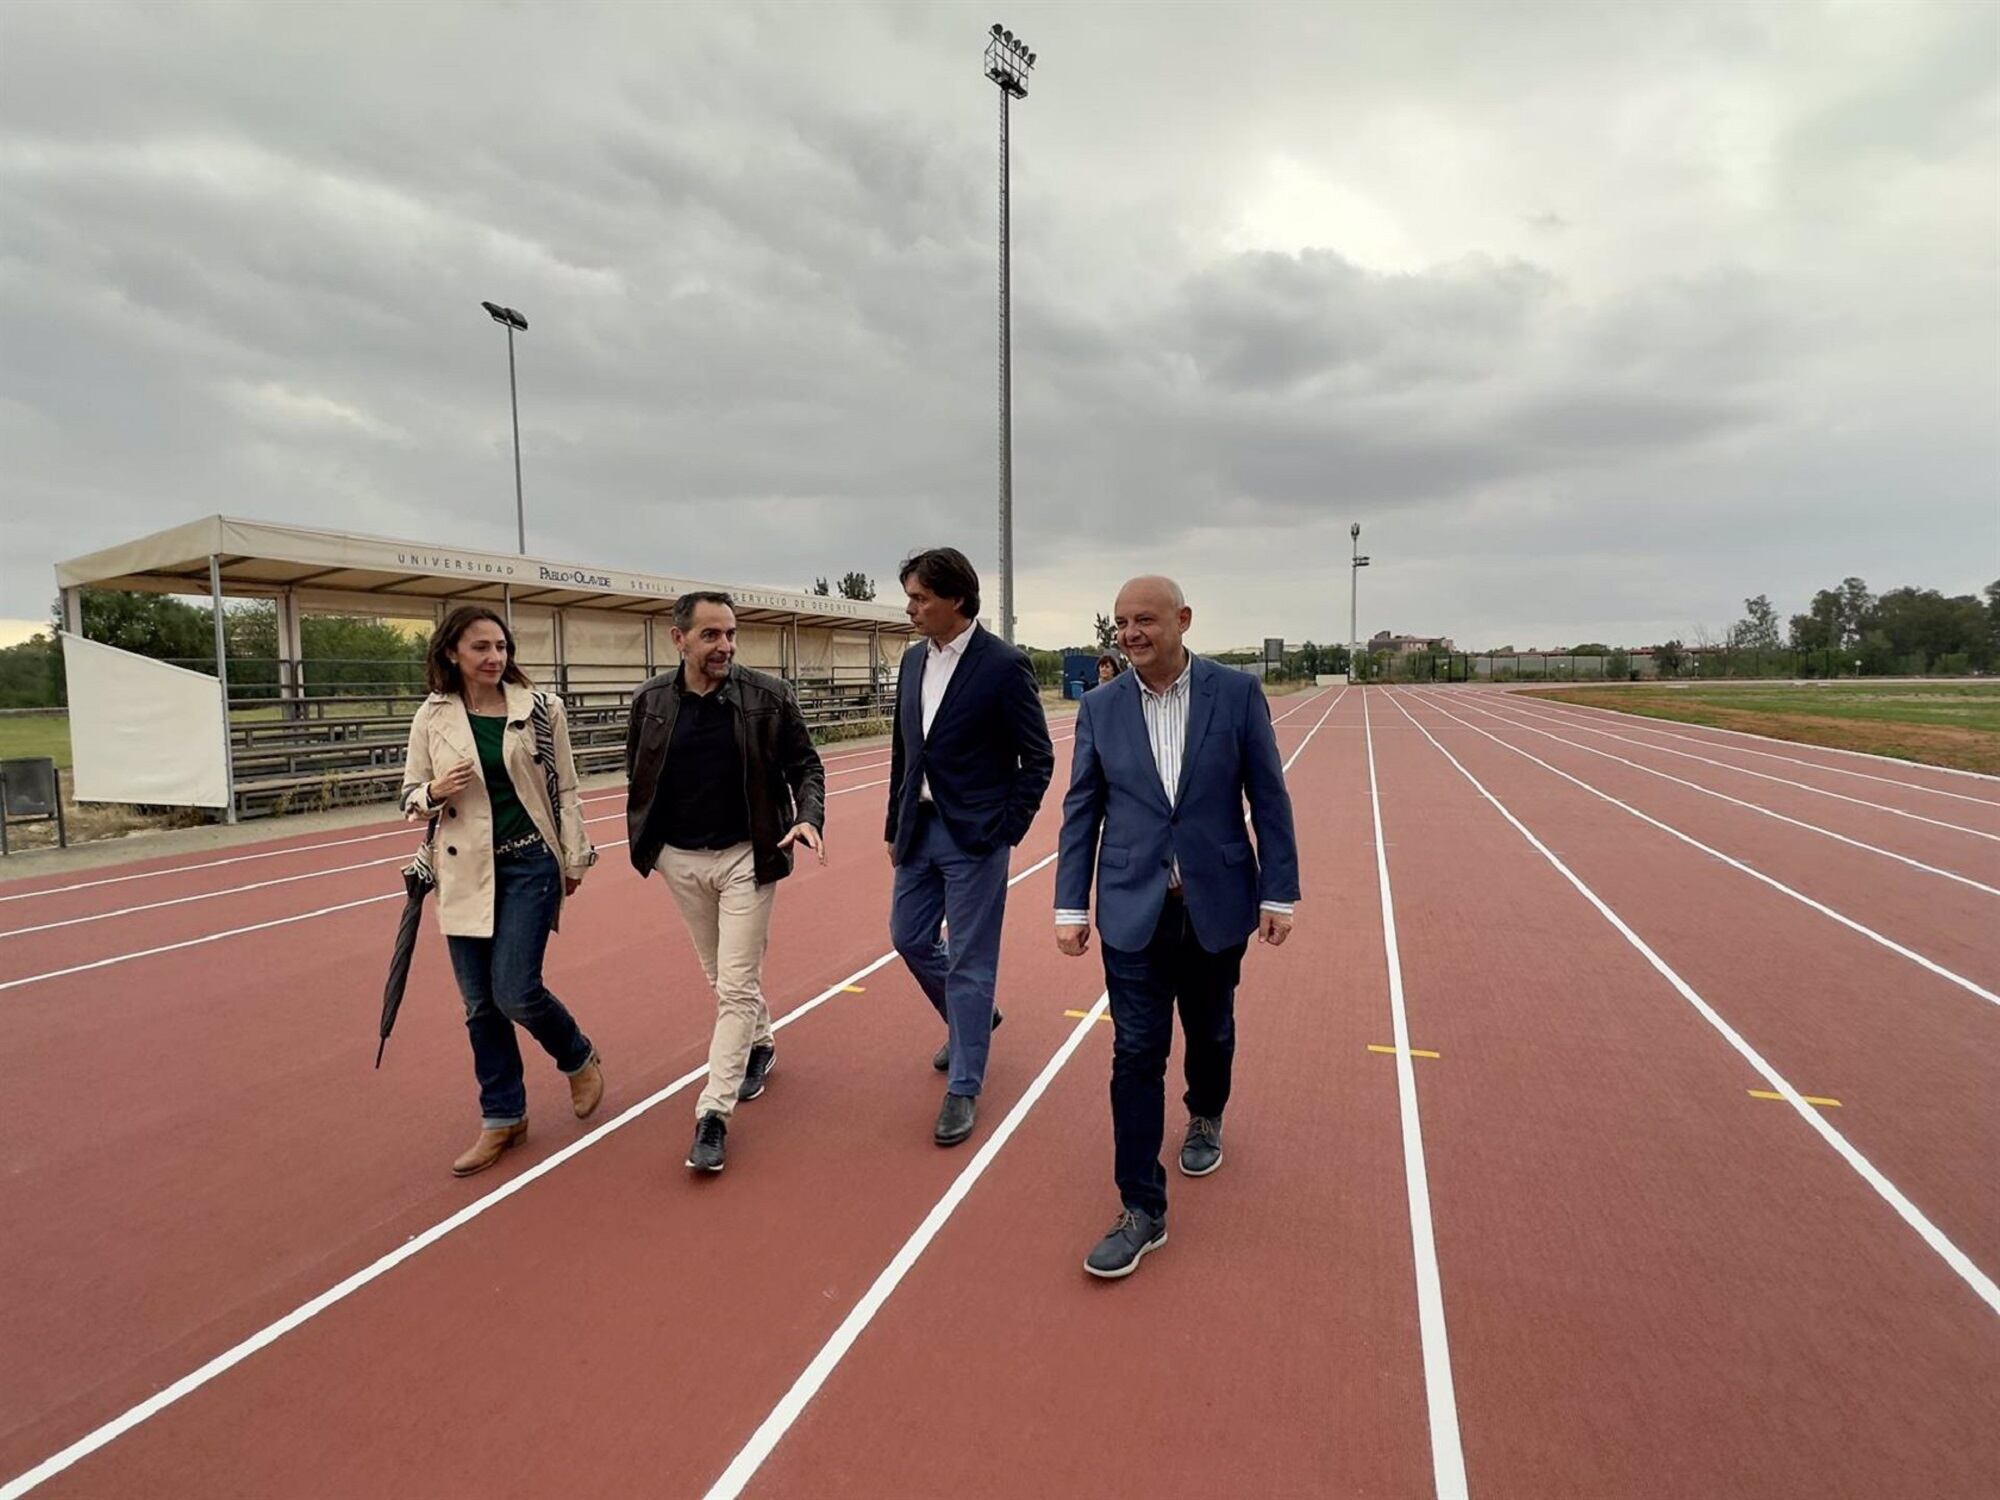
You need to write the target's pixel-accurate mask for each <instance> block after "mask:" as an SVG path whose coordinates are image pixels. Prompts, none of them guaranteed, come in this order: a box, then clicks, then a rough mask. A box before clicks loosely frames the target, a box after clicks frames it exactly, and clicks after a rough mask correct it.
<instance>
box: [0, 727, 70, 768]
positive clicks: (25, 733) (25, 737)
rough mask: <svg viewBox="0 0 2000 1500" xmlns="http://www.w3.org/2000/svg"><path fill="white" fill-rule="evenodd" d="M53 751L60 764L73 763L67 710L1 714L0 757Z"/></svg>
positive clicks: (42, 753)
mask: <svg viewBox="0 0 2000 1500" xmlns="http://www.w3.org/2000/svg"><path fill="white" fill-rule="evenodd" d="M35 755H49V756H53V757H54V758H55V763H56V764H57V765H58V766H62V767H65V768H67V767H68V765H69V716H68V715H67V714H0V760H13V759H14V758H15V757H17V756H35Z"/></svg>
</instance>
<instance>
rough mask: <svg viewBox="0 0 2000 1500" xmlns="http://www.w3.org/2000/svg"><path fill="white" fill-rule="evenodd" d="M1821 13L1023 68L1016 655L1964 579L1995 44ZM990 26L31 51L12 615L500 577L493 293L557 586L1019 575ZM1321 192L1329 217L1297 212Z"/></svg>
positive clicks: (151, 26) (1514, 24) (1287, 30)
mask: <svg viewBox="0 0 2000 1500" xmlns="http://www.w3.org/2000/svg"><path fill="white" fill-rule="evenodd" d="M1834 16H1835V12H1833V11H1829V10H1828V9H1826V8H1825V7H1823V6H1818V5H1794V4H1788V3H1774V4H1771V5H1765V6H1757V5H1751V4H1746V5H1744V6H1737V7H1730V8H1728V9H1727V10H1726V11H1721V10H1718V9H1717V8H1715V7H1711V6H1707V5H1702V4H1681V5H1676V4H1669V5H1662V6H1655V7H1652V8H1650V9H1649V10H1647V11H1646V12H1645V14H1644V15H1643V16H1641V17H1637V18H1636V19H1635V18H1634V17H1633V16H1631V15H1630V14H1627V13H1624V12H1620V13H1619V14H1618V15H1616V16H1614V15H1612V14H1611V13H1610V12H1608V11H1605V10H1604V9H1603V8H1596V7H1579V6H1574V5H1566V4H1543V3H1532V4H1509V5H1496V6H1490V7H1480V8H1477V9H1476V10H1467V9H1466V8H1465V7H1463V6H1458V5H1423V4H1413V5H1409V6H1404V7H1396V8H1393V9H1392V8H1389V7H1375V6H1367V7H1325V8H1309V7H1298V6H1292V5H1250V4H1242V5H1231V6H1228V7H1221V6H1216V7H1199V6H1196V7H1188V8H1185V9H1184V10H1183V11H1182V12H1179V13H1177V16H1176V23H1177V24H1176V25H1175V26H1174V27H1170V28H1155V29H1148V30H1145V31H1143V32H1135V31H1134V29H1133V28H1132V27H1131V26H1130V25H1129V24H1127V21H1126V18H1125V17H1124V16H1123V15H1122V14H1121V13H1119V12H1116V11H1113V10H1110V9H1102V10H1093V9H1091V8H1089V7H1073V6H1065V7H1044V8H1040V9H1037V8H1035V7H1034V6H1032V5H1031V6H1030V7H1029V8H1028V9H1027V10H1025V11H1022V12H1018V13H1016V15H1015V17H1014V18H1013V23H1014V24H1015V25H1016V26H1017V29H1019V30H1020V31H1021V32H1022V33H1023V34H1024V35H1028V36H1032V37H1034V38H1035V39H1036V42H1037V44H1038V45H1039V46H1041V47H1042V48H1043V49H1044V53H1045V65H1044V67H1043V68H1042V69H1041V70H1040V73H1039V75H1038V79H1037V82H1036V85H1035V93H1034V95H1033V96H1032V97H1031V98H1030V99H1029V100H1028V101H1027V102H1026V103H1025V104H1024V105H1022V106H1021V108H1020V111H1019V113H1018V115H1017V136H1016V142H1017V158H1016V163H1015V166H1016V178H1015V186H1016V230H1017V247H1016V261H1015V278H1016V279H1015V289H1016V299H1017V300H1016V326H1015V336H1016V348H1015V353H1016V362H1017V363H1016V385H1015V398H1016V423H1017V428H1016V472H1017V504H1018V509H1019V513H1020V525H1019V532H1018V543H1019V546H1020V552H1021V560H1022V568H1023V574H1022V579H1021V596H1022V601H1023V607H1024V613H1026V614H1027V616H1028V629H1029V633H1030V634H1032V635H1036V636H1037V637H1038V638H1044V639H1048V640H1051V641H1053V640H1056V639H1062V638H1066V637H1073V636H1076V635H1080V634H1082V633H1084V632H1085V631H1087V628H1088V617H1089V614H1090V613H1091V612H1092V610H1093V609H1095V608H1101V607H1102V606H1103V603H1104V602H1105V601H1106V600H1107V599H1108V593H1107V592H1106V591H1108V590H1109V589H1111V588H1115V586H1116V582H1117V578H1118V577H1121V576H1124V575H1125V574H1127V573H1132V572H1139V571H1148V570H1151V569H1154V568H1159V567H1165V568H1166V569H1167V571H1170V572H1174V573H1175V574H1176V575H1177V576H1181V577H1182V578H1183V581H1184V582H1186V583H1187V584H1188V585H1189V587H1190V589H1191V590H1192V591H1196V592H1197V595H1198V597H1197V606H1198V609H1199V611H1200V618H1201V620H1202V622H1203V628H1204V629H1210V630H1213V631H1215V632H1216V635H1217V637H1218V638H1220V637H1228V638H1231V640H1233V639H1234V638H1236V637H1241V638H1242V639H1245V640H1249V639H1254V638H1256V637H1257V636H1259V635H1262V634H1267V633H1278V632H1279V631H1281V630H1282V631H1283V632H1284V633H1286V634H1289V635H1293V636H1299V635H1306V634H1311V635H1315V636H1321V637H1324V636H1327V635H1337V634H1339V633H1341V632H1342V631H1344V622H1345V613H1344V602H1345V601H1344V592H1343V593H1342V595H1341V597H1340V598H1339V599H1338V600H1337V601H1336V599H1335V597H1334V593H1333V592H1332V590H1331V585H1330V584H1329V583H1328V582H1327V578H1328V576H1329V575H1330V574H1337V572H1338V571H1339V562H1340V559H1341V557H1342V556H1344V551H1345V548H1344V542H1345V527H1346V525H1347V523H1348V522H1349V521H1350V520H1355V519H1358V520H1361V521H1363V522H1364V524H1365V525H1366V526H1367V527H1368V535H1369V537H1370V539H1371V542H1372V543H1373V544H1374V545H1376V546H1377V547H1378V549H1379V551H1378V557H1379V564H1380V565H1379V567H1378V568H1377V569H1375V570H1373V571H1372V572H1371V575H1370V577H1369V579H1368V581H1367V593H1366V594H1365V596H1364V597H1365V598H1372V599H1373V600H1374V601H1375V602H1376V603H1377V604H1379V606H1380V607H1381V608H1382V609H1383V610H1385V611H1388V612H1392V613H1393V616H1394V622H1395V623H1397V624H1398V625H1399V626H1402V627H1406V628H1411V629H1442V630H1448V631H1450V632H1451V633H1454V634H1457V635H1459V636H1460V637H1461V638H1463V639H1471V640H1482V639H1506V638H1514V637H1528V638H1537V637H1538V636H1541V635H1567V636H1570V637H1580V636H1586V635H1589V636H1597V637H1600V638H1602V637H1606V636H1616V635H1618V634H1620V633H1621V630H1630V631H1632V632H1640V631H1643V630H1645V629H1653V628H1658V629H1663V630H1664V629H1675V630H1684V629H1685V628H1686V627H1687V624H1688V623H1689V621H1690V620H1691V619H1694V618H1696V617H1698V616H1707V617H1713V618H1717V619H1719V618H1721V617H1722V616H1723V615H1725V614H1726V613H1727V612H1728V611H1729V610H1731V609H1733V608H1735V607H1736V605H1737V604H1738V603H1740V599H1741V597H1742V596H1743V595H1744V594H1746V593H1756V592H1765V591H1768V592H1771V593H1772V594H1773V596H1774V597H1775V598H1778V599H1780V601H1781V603H1782V602H1784V601H1785V600H1786V599H1787V597H1788V596H1789V597H1799V596H1802V595H1803V593H1804V592H1807V591H1809V590H1810V588H1811V587H1816V586H1818V585H1819V583H1821V582H1823V581H1825V579H1827V578H1837V577H1839V576H1841V575H1843V574H1845V573H1847V572H1852V571H1861V572H1863V573H1865V574H1868V575H1869V576H1870V577H1871V578H1873V577H1874V576H1875V575H1876V574H1877V573H1881V574H1882V581H1883V582H1885V583H1886V582H1896V581H1903V579H1902V578H1900V577H1895V578H1892V577H1891V576H1890V575H1891V574H1892V573H1894V572H1896V570H1898V569H1901V570H1904V571H1905V573H1906V574H1907V576H1908V577H1909V578H1910V579H1911V580H1912V581H1924V582H1935V583H1937V584H1938V585H1939V586H1942V587H1962V586H1970V584H1971V583H1974V582H1976V581H1978V580H1976V579H1968V580H1964V581H1961V580H1959V579H1958V578H1957V576H1956V572H1955V570H1956V571H1964V570H1966V569H1968V568H1970V567H1971V563H1970V562H1969V561H1968V557H1969V555H1971V554H1974V553H1976V552H1977V550H1978V549H1977V547H1976V546H1971V547H1969V546H1967V545H1966V543H1965V538H1966V537H1968V536H1971V537H1973V538H1974V539H1975V540H1976V539H1977V538H1978V537H1979V536H1980V534H1981V529H1982V528H1985V533H1986V535H1987V536H1988V538H1989V540H1990V537H1991V528H1990V524H1989V523H1990V515H1991V510H1992V506H1993V498H1994V485H1993V478H1994V474H1995V472H1996V468H2000V451H1996V447H1995V441H1996V440H1995V437H1994V434H1993V428H1992V425H1991V423H1990V413H1991V411H1992V409H1993V407H1994V405H1995V404H1996V400H2000V370H1996V362H1995V356H1994V352H1993V349H1992V341H1991V338H1990V325H1991V318H1990V316H1987V315H1988V314H1990V313H1991V312H1992V310H1993V308H1994V306H1995V295H1996V293H1995V276H1994V273H1993V263H1994V260H1995V258H1996V251H2000V225H1996V224H1995V221H1994V213H1993V210H1992V205H1991V202H1990V184H1991V181H1992V176H1993V169H1994V164H1995V163H1994V156H1995V152H1994V139H1993V137H1994V131H1993V128H1992V123H1991V121H1992V117H1991V113H1990V111H1991V101H1992V97H1993V77H1992V74H1993V69H1992V65H1991V58H1992V55H1993V48H1992V46H1991V45H1990V37H1991V33H1992V30H1993V28H1992V26H1991V24H1990V23H1989V22H1988V21H1984V20H1981V19H1979V18H1978V17H1976V16H1971V9H1970V8H1966V9H1964V10H1958V11H1952V12H1951V13H1950V14H1945V11H1944V8H1940V9H1939V10H1937V11H1936V12H1930V11H1920V10H1918V9H1915V8H1911V9H1908V10H1893V11H1884V12H1881V13H1870V17H1869V20H1868V25H1869V26H1870V27H1872V28H1873V30H1872V31H1871V32H1870V33H1869V35H1868V36H1867V37H1865V38H1863V39H1861V41H1859V42H1857V41H1855V40H1853V39H1852V38H1849V37H1847V34H1846V33H1844V32H1843V31H1842V29H1841V27H1840V26H1839V25H1836V24H1835V19H1834ZM1968 17H1970V19H1969V18H1968ZM989 19H990V17H988V16H987V15H986V14H985V13H984V12H983V11H972V10H970V9H969V8H959V7H952V6H924V7H904V6H897V5H890V6H866V5H857V6H853V7H846V8H842V9H841V10H839V11H838V12H835V11H831V10H820V9H817V8H806V7H795V6H775V5H773V6H760V5H731V6H721V5H689V6H680V7H674V8H671V9H668V8H658V9H645V8H638V7H611V6H590V5H580V6H557V5H552V4H532V3H529V4H520V5H512V6H507V7H494V8H491V9H464V8H455V7H445V6H427V7H342V8H337V9H336V8H321V9H314V8H309V7H290V8H284V9H279V10H272V9H270V8H268V7H262V8H260V7H253V6H245V7H199V8H193V7H190V8H168V7H158V6H152V5H135V6H129V7H120V6H115V5H95V6H92V7H89V8H88V9H84V8H57V7H54V6H35V7H28V6H16V7H11V8H6V9H0V68H4V69H6V74H5V78H4V81H0V196H4V198H5V200H6V202H7V205H8V212H7V213H6V214H5V215H4V216H0V347H4V349H5V350H6V351H7V352H6V358H5V359H4V361H0V441H4V443H5V445H6V450H7V452H8V456H9V464H8V474H7V477H6V479H5V481H4V484H3V485H0V505H4V509H5V513H6V545H5V547H4V549H0V616H6V615H20V614H26V615H29V616H33V615H37V614H39V613H40V612H41V610H42V608H43V607H44V604H45V598H44V596H45V595H46V593H47V592H48V589H49V578H50V572H49V564H50V563H51V562H52V561H54V560H55V559H56V558H58V557H62V556H67V555H72V554H75V553H80V552H83V551H86V550H89V549H91V548H93V547H97V546H102V545H105V544H107V543H109V542H112V541H114V540H117V539H118V538H120V537H123V536H129V535H132V534H136V533H138V532H141V531H145V530H151V529H155V528H157V527H161V526H165V525H170V524H174V523H176V522H178V521H181V520H184V519H187V518H188V517H190V516H193V515H197V514H202V513H206V512H209V511H214V510H230V511H238V512H244V513H249V514H255V515H265V516H270V517H273V518H275V519H280V520H295V521H314V522H327V521H332V522H334V523H337V524H345V525H349V526H352V527H353V528H355V529H358V530H373V531H387V532H392V533H394V534H397V535H420V536H425V537H437V538H439V539H448V538H453V537H458V538H461V539H463V540H465V541H466V542H467V543H469V544H483V545H495V546H504V545H507V544H508V542H509V541H510V539H511V534H512V530H511V527H512V467H511V459H510V454H509V442H510V437H509V428H508V415H507V407H506V373H505V368H504V365H505V359H504V351H503V348H502V339H501V336H500V334H499V331H498V330H497V329H495V328H493V327H492V326H491V325H490V324H489V323H487V322H486V321H485V320H484V317H483V315H482V314H480V313H479V311H478V309H477V305H476V304H477V301H478V300H479V299H480V298H482V297H496V298H498V299H499V300H502V301H505V302H508V303H510V304H512V305H514V306H518V307H520V308H522V309H523V310H524V311H525V312H527V314H528V316H529V317H530V319H531V322H532V325H533V326H532V328H531V330H530V332H529V333H528V334H526V335H525V336H523V338H522V340H521V343H520V349H519V352H520V356H521V366H520V382H521V402H522V404H521V416H522V424H523V441H524V448H525V455H524V457H525V467H526V482H527V492H528V510H529V525H530V534H531V543H532V544H533V545H535V546H536V547H538V548H541V549H543V550H547V551H550V552H557V553H560V554H562V555H565V556H571V557H576V558H578V559H584V560H594V561H598V560H601V561H612V560H616V561H620V562H627V563H630V564H632V565H634V566H639V567H653V568H658V569H661V570H665V571H676V572H688V573H696V574H701V575H706V576H711V577H718V578H723V579H730V580H740V581H743V582H773V583H792V584H797V583H800V582H803V581H805V580H807V579H810V578H811V577H813V576H815V575H817V574H820V573H827V572H834V571H841V570H844V569H845V568H846V567H849V566H858V567H861V568H863V569H864V570H865V571H871V572H873V573H875V574H876V575H877V576H878V578H879V577H881V576H883V575H885V574H886V573H887V572H888V570H889V569H890V567H892V566H893V562H894V560H895V556H896V555H897V554H898V553H899V552H901V551H902V550H903V549H904V548H906V547H907V546H909V545H911V544H913V543H916V542H921V541H930V540H945V539H948V540H953V541H957V542H959V543H960V544H961V545H964V546H966V547H967V549H968V551H970V552H972V554H973V556H974V558H975V561H977V562H979V563H981V564H982V565H987V564H989V563H990V560H991V558H992V556H993V551H994V547H993V533H994V519H993V509H994V507H993V490H994V446H995V431H994V427H995V422H994V413H993V400H994V388H995V370H994V348H993V338H994V274H995V267H994V250H993V244H992V231H993V217H994V205H993V171H994V154H993V153H994V142H993V135H992V130H993V120H992V111H993V99H992V93H991V89H990V86H987V85H984V84H982V82H981V80H980V79H979V78H978V76H977V68H976V60H977V51H978V44H979V38H980V36H981V35H982V34H983V32H984V30H985V26H986V23H987V21H988V20H989ZM1447 43H1450V45H1446V44H1447ZM1864 43H1865V45H1864ZM1982 44H1984V51H1983V52H1982V51H1981V50H1980V49H1981V46H1982ZM1864 63H1865V64H1866V65H1865V66H1864V65H1863V64H1864ZM1190 76H1198V77H1199V78H1200V79H1201V80H1202V83H1203V86H1202V87H1201V88H1200V89H1197V90H1192V91H1187V90H1167V89H1165V88H1163V87H1162V85H1163V83H1164V82H1166V81H1169V80H1172V79H1175V78H1186V77H1190ZM1274 160H1283V161H1285V162H1289V163H1292V164H1294V166H1295V168H1296V172H1295V174H1294V175H1295V176H1296V177H1297V179H1298V180H1299V181H1301V182H1304V183H1306V184H1308V186H1307V187H1306V188H1302V189H1301V192H1302V194H1305V195H1306V196H1307V197H1308V198H1309V196H1310V193H1311V191H1312V190H1313V189H1312V187H1311V184H1315V183H1318V184H1324V185H1326V188H1327V190H1328V191H1329V192H1333V193H1336V194H1337V195H1339V196H1337V197H1336V199H1334V200H1333V202H1334V207H1333V208H1332V209H1324V210H1322V209H1321V208H1319V207H1316V206H1315V205H1314V204H1313V203H1311V202H1309V201H1301V202H1300V203H1297V204H1293V203H1286V202H1271V201H1266V200H1263V199H1260V198H1259V197H1258V192H1257V190H1256V184H1257V183H1259V182H1261V181H1263V180H1264V179H1265V177H1266V176H1268V168H1269V165H1270V163H1271V162H1272V161H1274ZM1288 180H1289V179H1288ZM1982 194H1984V195H1985V196H1984V197H1982V196H1981V195H1982ZM1357 205H1358V206H1359V208H1360V209H1361V210H1364V211H1365V214H1366V215H1367V216H1368V217H1369V218H1370V222H1372V223H1374V224H1375V225H1376V226H1377V230H1378V232H1377V234H1376V238H1375V240H1374V241H1372V242H1370V241H1368V240H1367V238H1366V237H1365V236H1363V235H1361V234H1360V232H1359V231H1358V230H1356V229H1354V227H1353V224H1352V222H1351V220H1350V216H1349V210H1350V209H1353V208H1355V207H1356V206H1357ZM1524 205H1525V206H1527V209H1528V211H1527V212H1525V213H1524V211H1523V206H1524ZM1288 216H1296V219H1297V223H1296V224H1294V223H1293V222H1292V218H1291V217H1288ZM1905 225H1907V226H1909V227H1908V229H1907V231H1902V230H1901V228H1900V227H1901V226H1905ZM1558 229H1560V232H1557V231H1558ZM1253 231H1254V232H1253ZM1385 247H1386V248H1385ZM1371 256H1372V257H1374V258H1372V259H1371ZM1982 318H1984V320H1985V321H1984V324H1983V325H1982V321H1981V320H1982ZM1891 494H1893V495H1894V496H1895V503H1896V509H1895V511H1894V513H1893V514H1889V513H1886V512H1885V510H1884V505H1883V497H1884V496H1885V495H1891ZM1719 534H1726V535H1727V536H1728V538H1729V541H1730V546H1729V548H1728V549H1727V550H1726V552H1725V553H1718V550H1717V548H1716V547H1715V545H1714V540H1715V538H1716V536H1717V535H1719ZM1989 550H1993V549H1989ZM1988 571H1989V572H1990V571H1991V570H1990V569H1989V570H1988ZM1100 575H1101V576H1100ZM1112 575H1117V576H1112ZM1336 615H1337V616H1338V620H1339V624H1338V627H1337V628H1330V627H1332V622H1333V618H1334V617H1335V616H1336ZM1619 622H1623V623H1622V625H1620V624H1619ZM1379 623H1382V624H1387V623H1391V622H1390V620H1389V619H1386V618H1385V619H1383V620H1381V621H1380V622H1379ZM1209 643H1210V644H1219V643H1222V642H1221V641H1220V639H1217V640H1211V641H1210V642H1209ZM1523 643H1524V644H1525V643H1526V641H1525V640H1524V641H1523Z"/></svg>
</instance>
